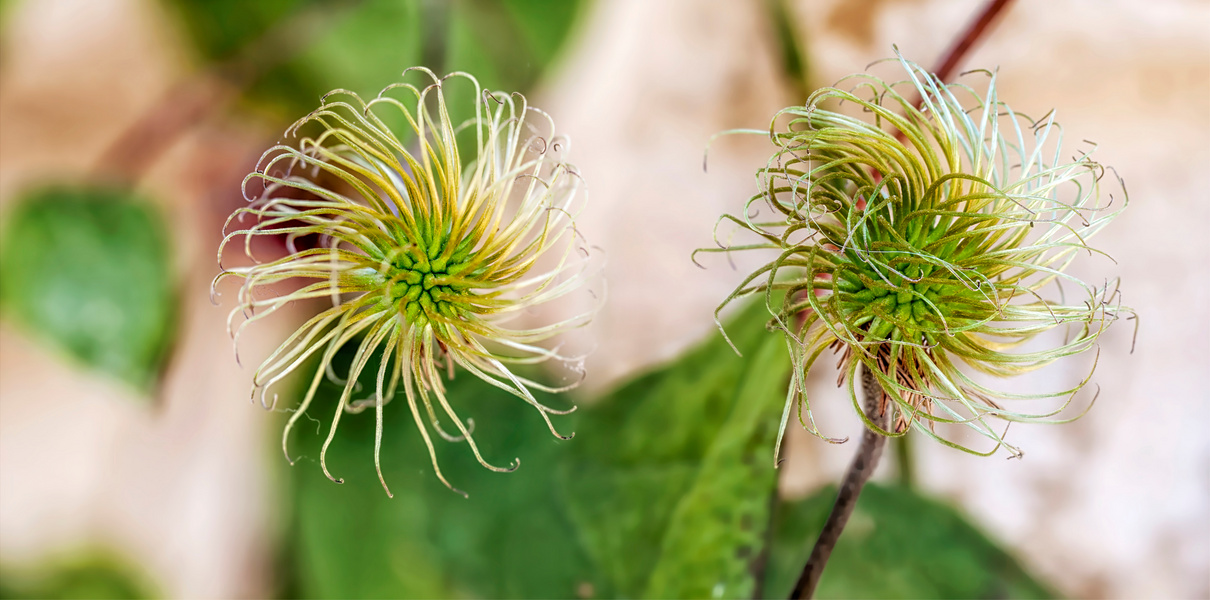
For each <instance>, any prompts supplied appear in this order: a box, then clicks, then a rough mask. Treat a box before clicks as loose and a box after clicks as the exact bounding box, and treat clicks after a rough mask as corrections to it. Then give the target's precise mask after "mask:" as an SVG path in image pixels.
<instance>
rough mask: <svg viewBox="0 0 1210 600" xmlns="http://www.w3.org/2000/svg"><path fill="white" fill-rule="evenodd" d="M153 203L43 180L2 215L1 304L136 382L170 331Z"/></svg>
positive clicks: (149, 374) (144, 381)
mask: <svg viewBox="0 0 1210 600" xmlns="http://www.w3.org/2000/svg"><path fill="white" fill-rule="evenodd" d="M170 254H171V252H170V248H169V245H168V240H167V239H166V236H165V225H164V223H163V221H162V220H161V218H160V216H159V215H158V214H157V213H156V211H155V209H154V208H153V207H152V206H151V205H150V204H148V203H147V202H144V201H143V200H142V199H139V198H137V197H135V196H134V195H133V194H132V193H131V192H130V191H128V190H124V189H117V188H51V189H43V190H40V191H37V192H34V193H32V194H29V195H27V196H26V197H25V198H23V199H21V200H20V201H19V203H18V205H17V206H16V207H15V208H14V209H13V211H12V213H11V214H10V215H8V219H7V224H6V227H5V231H4V235H3V241H2V242H0V306H2V307H3V309H4V312H5V313H6V314H7V315H8V316H9V317H11V318H14V319H16V320H17V321H19V322H21V323H22V324H24V325H25V326H27V327H28V328H29V329H31V330H32V331H33V332H35V333H36V334H38V335H40V336H41V337H43V338H45V339H48V340H50V341H52V342H53V343H55V344H56V345H58V346H60V347H62V348H63V349H65V350H66V351H67V352H68V353H70V354H71V355H73V356H75V357H76V358H78V359H80V360H82V361H84V362H85V363H86V364H88V365H90V366H93V367H95V368H97V369H100V370H102V371H105V372H107V373H110V374H112V375H114V376H116V377H118V378H120V379H123V380H125V381H128V382H130V383H132V384H134V385H136V386H139V387H146V386H148V385H149V384H151V383H152V382H153V380H154V379H155V377H156V375H157V373H158V372H159V369H160V367H161V364H162V362H163V360H164V357H165V351H166V349H167V348H168V344H169V341H170V338H171V335H172V325H173V314H174V310H175V306H174V301H175V292H174V281H175V279H174V277H173V274H172V266H171V264H170V260H169V256H170Z"/></svg>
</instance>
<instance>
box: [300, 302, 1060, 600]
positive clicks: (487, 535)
mask: <svg viewBox="0 0 1210 600" xmlns="http://www.w3.org/2000/svg"><path fill="white" fill-rule="evenodd" d="M763 320H764V313H763V306H761V305H760V304H756V305H753V306H751V307H749V308H748V309H747V310H746V311H745V312H744V313H743V314H740V315H739V316H738V317H737V318H736V319H735V320H734V321H733V322H731V323H730V324H729V325H728V327H727V330H728V331H729V332H733V336H732V339H733V341H734V342H735V343H736V345H737V346H738V347H739V348H740V350H741V351H742V352H743V353H744V356H743V357H742V358H741V357H738V356H736V355H735V353H734V351H732V350H731V348H730V347H729V346H727V344H726V343H725V342H724V341H723V340H722V339H721V338H720V336H717V335H712V336H710V338H709V339H708V340H707V341H706V342H705V343H703V344H701V345H700V346H698V347H696V348H694V349H692V350H690V351H689V352H687V353H685V354H684V355H682V357H681V358H680V359H678V360H677V361H675V362H674V363H671V364H669V365H667V366H666V367H663V368H660V369H657V370H655V371H653V372H651V373H648V374H646V375H644V376H642V377H639V378H637V379H635V380H633V381H631V382H630V383H628V384H626V385H624V386H622V387H620V388H619V389H617V390H616V391H614V392H612V393H610V394H608V395H607V396H606V397H605V398H603V399H602V400H601V401H600V402H599V403H598V404H596V405H594V406H592V407H589V408H587V409H583V410H581V411H579V412H578V413H576V415H573V416H577V417H578V419H572V418H570V417H567V418H564V419H563V420H560V421H558V425H559V426H560V427H561V428H562V429H568V430H571V429H574V430H575V431H576V437H575V439H574V440H573V441H570V442H563V441H559V440H556V439H553V438H551V436H550V434H549V432H548V431H547V430H546V429H545V427H544V426H543V425H542V423H541V421H540V420H538V419H534V418H533V415H532V409H531V408H530V407H529V406H528V405H526V404H524V403H523V402H521V401H520V400H517V399H516V398H514V397H512V396H509V395H508V394H506V393H504V392H502V391H500V390H498V389H496V388H493V387H490V386H488V385H486V384H484V383H483V382H482V381H480V380H478V379H477V378H474V377H466V376H463V375H459V376H458V377H457V378H456V379H455V381H454V382H452V384H451V385H450V388H449V390H448V394H449V397H450V401H451V403H452V404H453V405H454V407H455V409H456V410H458V411H459V412H460V413H464V414H467V415H469V416H472V417H473V418H474V419H475V421H476V422H478V423H480V425H481V427H480V428H477V429H476V431H475V434H476V439H478V440H479V441H480V444H481V447H482V448H483V450H484V453H485V455H486V457H487V458H488V459H489V460H495V461H496V462H507V461H508V460H509V459H511V458H512V457H514V456H519V457H520V458H521V460H522V465H521V468H520V469H518V470H517V471H516V472H515V473H511V474H500V473H494V472H491V471H487V470H485V469H483V468H481V467H480V466H479V465H478V463H477V462H476V461H475V460H474V458H473V457H472V456H470V452H469V451H468V450H467V449H466V447H465V446H463V445H459V444H443V445H442V446H441V447H439V448H438V451H439V452H441V461H442V470H443V471H445V473H446V476H447V477H448V478H449V479H450V481H451V482H452V483H453V484H454V485H456V486H458V487H460V488H462V489H465V490H467V491H468V492H469V493H470V498H469V499H463V498H462V497H461V496H458V495H455V494H453V493H451V492H450V491H449V490H447V489H446V488H445V487H444V486H443V485H441V483H440V482H438V481H437V480H436V478H435V477H434V476H433V473H432V469H431V467H430V465H429V464H428V462H427V460H425V452H424V448H423V446H422V445H421V444H420V442H419V440H418V439H417V438H418V436H417V435H415V434H414V433H413V432H414V429H412V428H411V423H410V418H411V417H410V415H409V414H408V411H407V410H406V407H404V406H402V400H401V399H397V401H396V402H397V404H390V405H387V407H386V409H385V414H386V423H385V424H384V436H385V437H384V441H383V454H382V455H383V470H384V474H385V476H386V480H387V483H388V484H390V485H391V490H392V491H393V492H394V493H395V497H394V499H389V498H387V497H386V495H385V494H383V493H382V489H381V487H379V486H378V484H377V476H376V475H375V473H374V469H373V466H372V464H370V461H369V460H368V458H369V457H370V456H371V455H372V453H373V434H374V431H373V419H371V418H369V417H368V415H362V416H360V417H359V416H358V415H348V416H347V417H345V420H343V421H342V424H341V428H340V429H339V430H338V432H337V440H336V442H335V443H334V444H333V446H332V450H331V451H330V452H329V454H328V462H329V466H331V467H332V472H333V475H335V476H336V477H341V478H344V480H345V482H346V483H345V484H344V485H336V484H334V483H332V482H331V481H329V480H328V479H327V478H325V477H323V476H322V475H321V473H320V470H319V468H318V465H317V464H316V455H317V452H318V447H319V443H320V441H321V440H322V436H323V434H324V433H325V432H326V430H327V429H326V424H325V423H314V424H313V426H306V427H302V426H300V427H299V429H298V431H299V433H298V434H297V435H296V438H297V439H295V440H292V446H291V448H292V449H294V451H295V452H297V451H298V448H299V447H300V446H299V444H301V447H302V448H304V450H303V451H304V453H305V456H304V458H303V459H302V460H301V461H300V462H299V463H298V464H297V465H296V466H295V467H294V470H293V473H292V477H291V480H292V486H293V494H292V496H291V497H292V498H293V499H294V502H295V505H294V513H293V521H294V523H293V525H292V526H291V531H292V532H293V533H292V535H293V538H292V539H290V540H288V542H287V544H286V552H287V553H288V556H287V559H288V563H289V564H290V565H292V567H291V568H292V569H293V572H292V573H291V574H290V575H291V577H292V578H293V581H292V583H291V588H290V589H289V590H287V592H288V594H289V595H291V596H300V597H383V596H392V597H417V596H419V597H451V596H460V597H577V596H589V595H591V596H593V597H596V598H610V597H660V598H703V597H720V598H750V597H753V596H760V597H770V598H778V597H786V595H788V593H789V589H790V588H791V587H792V585H793V583H794V581H795V578H797V576H798V573H799V571H800V570H801V568H802V565H803V564H804V563H805V561H806V557H807V554H808V552H809V551H810V544H811V543H812V540H813V539H814V538H815V536H817V535H818V531H819V528H820V526H821V525H822V523H823V520H824V518H825V517H826V516H827V513H828V511H829V510H830V508H831V504H832V500H833V498H834V496H835V491H834V490H831V489H828V490H824V491H821V492H820V493H819V494H817V495H815V496H813V497H811V498H810V499H808V500H805V501H802V502H790V503H784V502H783V503H780V504H777V503H775V502H774V501H773V496H772V495H773V494H774V493H775V489H776V472H775V470H774V468H773V464H772V452H771V447H772V443H773V438H774V436H775V435H776V420H775V417H776V416H777V414H778V412H779V406H780V404H781V402H782V401H783V400H784V390H785V385H786V378H787V377H788V373H789V369H790V365H789V361H788V359H786V357H785V352H784V345H783V344H784V342H783V341H782V340H781V339H780V337H779V336H776V335H772V334H770V333H768V332H767V331H765V329H764V326H763V324H764V323H763ZM350 356H351V352H350V353H346V356H345V358H344V360H345V361H347V360H349V358H350ZM337 371H338V372H339V371H340V369H339V368H337ZM367 371H373V369H372V368H371V369H367ZM362 384H363V389H364V390H368V389H371V388H370V387H368V386H370V385H372V376H370V377H367V378H363V382H362ZM339 393H340V392H339V387H338V386H336V385H334V384H329V383H324V384H323V387H322V389H321V396H320V397H319V398H318V399H317V400H316V403H317V404H320V403H322V405H323V406H324V407H327V409H332V410H334V408H335V404H336V400H337V398H338V396H339ZM538 400H539V401H548V400H549V397H548V396H542V395H539V397H538ZM304 422H306V421H304ZM572 423H574V427H573V426H572ZM392 432H395V435H392ZM282 464H284V461H283V463H282ZM770 510H773V511H775V512H774V514H773V515H770ZM771 522H772V524H771ZM770 528H771V529H770ZM770 544H771V545H770ZM819 591H820V596H821V597H844V598H857V597H887V598H912V597H940V598H963V597H978V598H984V597H987V598H1048V597H1051V595H1050V594H1049V593H1048V592H1047V590H1046V588H1044V587H1042V586H1041V585H1040V584H1038V583H1037V582H1036V581H1034V580H1033V579H1031V578H1030V577H1029V575H1027V574H1026V573H1025V572H1024V571H1023V570H1022V569H1021V567H1020V566H1019V565H1018V564H1017V562H1016V561H1014V560H1013V559H1012V557H1010V556H1009V555H1008V554H1006V553H1005V552H1004V551H1003V550H1000V549H999V548H997V547H996V546H995V545H994V544H993V543H992V542H991V541H989V540H988V539H987V538H986V537H985V536H984V535H983V534H981V533H980V532H979V531H978V530H976V529H975V528H974V527H972V526H971V525H970V524H968V523H967V522H966V521H965V520H964V519H963V518H962V517H961V516H960V515H958V513H956V512H955V511H954V510H953V509H952V508H949V507H948V506H945V505H943V504H940V503H938V502H935V501H932V500H928V499H926V498H923V497H920V496H918V495H915V494H914V493H912V492H909V491H907V490H904V489H902V488H883V487H879V486H867V488H866V491H865V493H864V494H863V495H862V498H861V501H860V502H859V503H858V505H857V509H856V513H855V515H854V517H853V520H852V521H851V522H850V526H849V528H848V529H847V530H846V531H845V534H844V535H843V536H842V537H841V541H840V544H839V545H838V547H837V550H836V553H835V554H834V555H833V557H832V562H831V563H830V564H829V567H828V570H827V572H826V573H825V575H824V579H823V582H822V584H821V587H820V590H819Z"/></svg>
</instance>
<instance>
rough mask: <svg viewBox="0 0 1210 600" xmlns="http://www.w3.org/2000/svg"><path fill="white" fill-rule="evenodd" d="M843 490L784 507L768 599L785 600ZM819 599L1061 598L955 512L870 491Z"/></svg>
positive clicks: (895, 493)
mask: <svg viewBox="0 0 1210 600" xmlns="http://www.w3.org/2000/svg"><path fill="white" fill-rule="evenodd" d="M835 498H836V488H834V487H828V488H825V489H823V490H820V491H819V492H818V493H816V494H815V495H813V496H811V497H809V498H807V499H805V500H802V501H799V502H783V503H781V504H780V505H779V506H778V508H777V512H776V515H775V517H774V526H773V532H774V540H773V546H772V549H771V553H770V560H769V563H768V569H767V571H766V576H765V581H766V587H765V597H767V598H785V597H787V596H788V595H789V594H790V590H791V589H793V587H794V582H795V581H797V579H798V575H799V573H800V572H801V571H802V567H803V565H804V564H805V563H806V561H807V556H808V555H809V554H810V553H811V545H812V544H814V541H815V538H817V537H818V536H819V531H820V529H821V528H822V527H823V523H824V520H826V519H827V516H828V512H829V511H831V509H832V502H833V501H834V500H835ZM816 597H817V598H1053V597H1054V595H1053V594H1052V593H1051V592H1050V591H1049V590H1047V589H1046V587H1044V586H1043V585H1042V584H1040V583H1038V581H1036V580H1035V579H1033V578H1032V577H1030V575H1029V574H1028V573H1026V572H1025V570H1024V569H1023V568H1022V567H1021V565H1020V564H1019V563H1018V562H1017V561H1016V560H1015V559H1013V557H1012V556H1010V555H1009V554H1008V553H1007V552H1005V551H1004V550H1002V549H1001V548H999V547H998V546H996V544H995V543H993V542H992V541H991V540H989V539H988V538H987V537H986V536H985V535H983V534H982V533H981V532H979V530H978V529H976V528H975V527H974V526H972V525H971V524H970V523H969V522H967V520H966V519H965V518H963V517H962V516H961V515H960V514H959V513H958V512H957V511H956V510H954V509H953V508H952V507H950V506H948V505H946V504H943V503H940V502H937V501H935V500H930V499H928V498H925V497H923V496H920V495H918V494H916V493H915V492H913V491H911V490H908V489H906V488H902V487H897V486H896V487H885V486H880V485H872V484H871V485H867V486H866V487H865V489H864V490H863V491H862V493H861V497H860V498H859V499H858V501H857V506H856V508H855V509H854V512H853V516H852V517H851V519H850V521H849V523H848V525H847V526H846V527H845V530H844V533H843V534H842V535H841V536H840V541H839V542H838V543H837V544H836V549H835V550H834V551H833V553H832V557H831V559H830V560H829V561H828V566H827V569H825V570H824V574H823V578H822V579H821V580H820V582H819V588H818V590H817V593H816Z"/></svg>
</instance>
